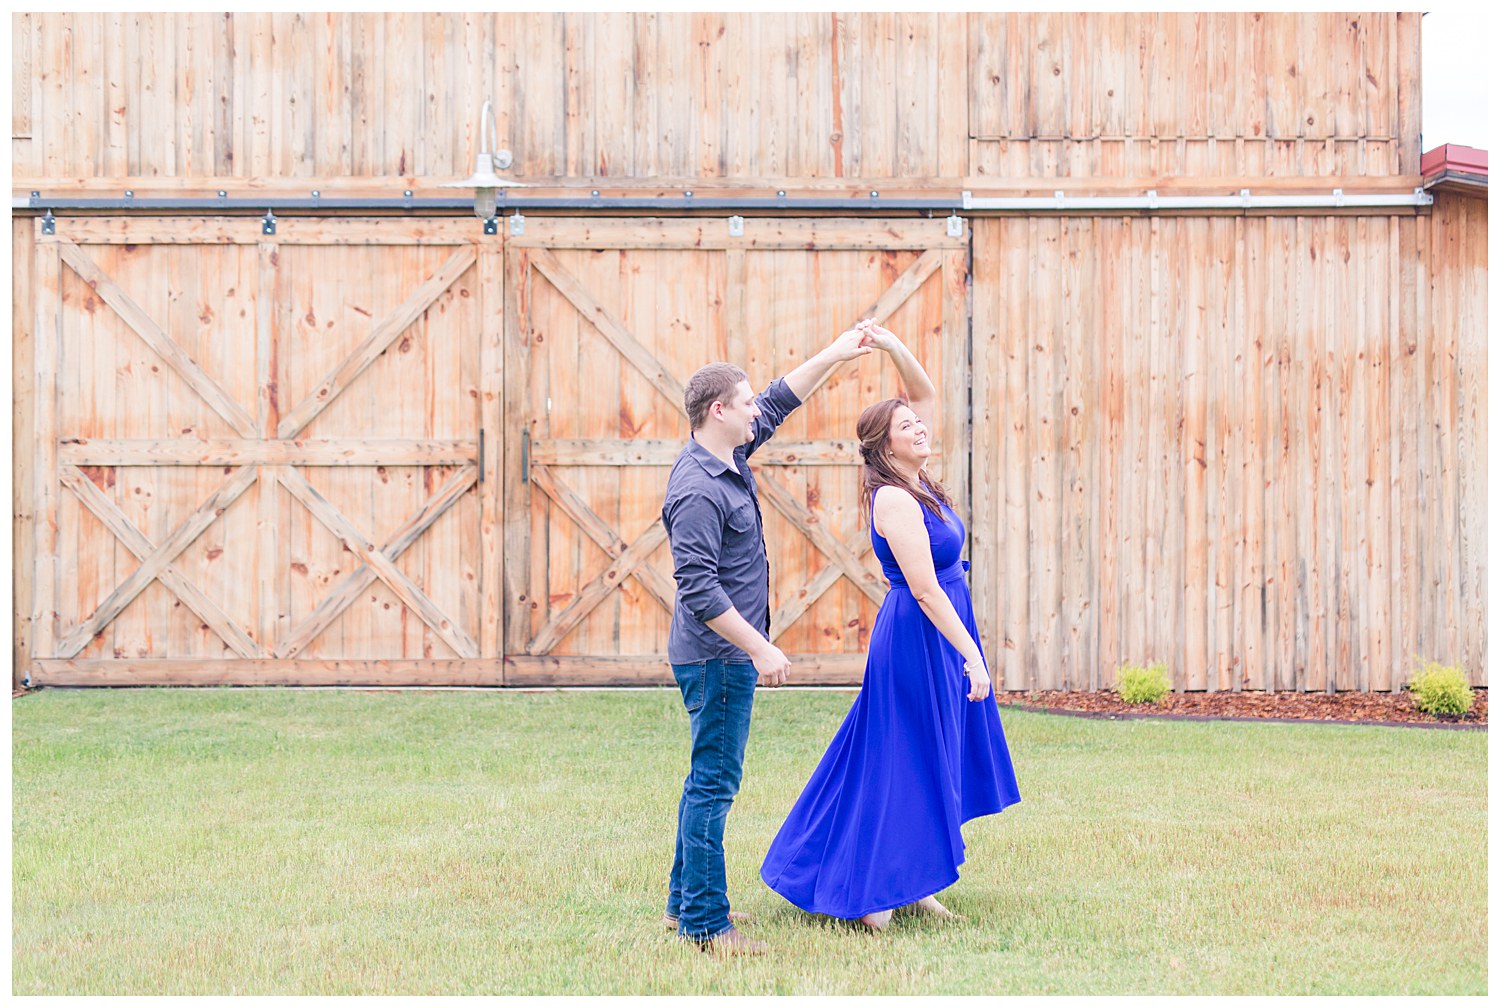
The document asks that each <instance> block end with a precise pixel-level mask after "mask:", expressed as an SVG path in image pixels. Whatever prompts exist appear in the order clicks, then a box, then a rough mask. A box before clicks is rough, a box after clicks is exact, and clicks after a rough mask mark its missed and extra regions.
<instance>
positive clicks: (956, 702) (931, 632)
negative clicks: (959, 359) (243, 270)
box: [760, 320, 1020, 931]
mask: <svg viewBox="0 0 1500 1008" xmlns="http://www.w3.org/2000/svg"><path fill="white" fill-rule="evenodd" d="M860 326H861V327H862V329H863V330H864V332H865V334H866V335H865V339H864V341H863V342H862V345H869V346H874V347H876V348H878V349H880V350H884V351H885V352H886V353H888V354H889V355H890V356H891V359H892V360H893V361H894V363H895V365H896V370H897V372H898V373H899V374H900V376H901V383H902V385H904V386H905V388H906V390H907V393H908V395H909V396H910V398H909V399H908V400H901V399H887V400H885V401H884V402H880V403H876V404H875V405H874V406H871V407H870V408H869V409H867V410H865V411H864V413H863V414H862V415H861V416H860V418H859V425H858V428H857V430H858V434H859V445H860V454H861V456H862V458H863V460H864V468H863V470H862V472H861V474H860V500H861V505H862V506H863V507H866V508H869V509H870V515H871V528H870V538H871V540H872V543H873V546H874V548H875V554H876V556H878V557H879V558H880V563H881V566H882V567H883V568H884V569H885V574H886V577H887V578H888V579H889V580H890V582H891V590H890V592H889V593H888V594H887V595H886V597H885V600H884V601H883V602H882V603H881V606H880V612H879V613H878V614H877V615H876V617H875V626H874V629H873V630H872V631H871V634H870V654H869V657H868V659H867V660H866V663H865V678H864V684H863V685H862V686H861V688H860V692H859V695H858V696H857V697H856V698H855V700H854V706H853V707H851V708H850V709H849V713H848V715H847V716H846V717H845V718H844V723H843V724H842V725H841V726H840V727H839V730H838V732H837V733H836V734H835V735H834V737H833V741H832V742H831V743H830V744H829V746H828V751H827V752H826V753H824V754H823V759H822V761H821V762H819V764H818V767H817V769H816V770H814V771H813V775H812V778H811V779H810V780H809V781H808V782H807V786H806V787H805V788H804V789H803V791H802V795H801V796H800V797H799V798H798V799H797V802H796V804H794V805H793V806H792V811H791V813H790V814H789V815H788V816H787V820H786V822H785V823H783V824H782V827H781V829H780V831H779V832H778V833H777V834H776V839H775V840H773V841H772V842H771V849H770V850H769V851H768V852H767V854H766V859H765V862H764V864H762V865H761V870H760V873H761V878H763V879H765V882H766V884H767V885H768V886H770V887H771V888H772V889H774V890H776V891H777V892H778V893H780V894H781V895H783V896H785V897H786V898H787V899H788V900H790V901H791V902H792V903H794V904H796V905H797V906H799V907H801V908H802V909H803V910H806V911H808V912H809V913H821V914H828V915H829V916H832V917H842V918H845V919H849V920H859V921H860V922H862V923H863V924H865V925H866V926H868V927H870V928H872V929H873V930H877V931H878V930H882V929H884V928H885V926H886V925H887V924H888V923H889V922H890V918H891V912H892V911H893V910H895V909H897V908H899V907H904V906H913V907H914V909H915V910H916V911H918V912H924V913H929V914H934V915H936V916H940V917H952V916H953V915H952V914H951V913H949V912H948V910H947V908H946V907H944V906H943V905H942V904H941V903H939V902H938V900H937V897H936V894H937V893H938V892H940V891H941V890H943V889H946V888H947V887H948V886H950V885H952V884H953V883H954V882H955V881H957V880H958V866H959V865H960V864H962V863H963V860H964V842H963V836H962V834H961V833H960V829H959V828H960V826H962V824H963V823H965V822H967V821H968V820H970V819H974V818H976V817H978V816H982V815H990V814H992V813H995V812H999V811H1000V810H1001V809H1003V808H1005V807H1006V806H1008V805H1013V804H1015V803H1016V802H1018V801H1020V794H1019V793H1018V791H1017V790H1016V778H1015V773H1014V772H1013V770H1012V769H1011V763H1010V753H1009V752H1008V750H1007V749H1006V746H1005V735H1004V733H1003V732H1002V731H1001V728H1000V717H999V713H998V712H997V710H996V708H995V703H994V701H993V700H991V699H989V696H990V678H989V674H988V672H987V671H986V668H985V662H984V654H983V652H982V651H981V650H980V647H979V631H978V630H977V629H976V628H975V624H974V607H973V603H972V602H971V600H970V598H969V587H968V584H967V583H966V582H965V580H964V571H966V570H967V569H968V566H969V565H968V563H967V562H966V561H960V560H959V558H958V557H959V553H960V552H961V551H962V549H963V543H964V526H963V523H962V522H961V521H960V520H959V518H958V515H956V514H955V513H954V512H953V508H952V507H951V506H950V505H951V503H952V502H951V501H950V500H949V498H948V494H947V492H946V491H945V490H944V489H943V487H942V485H941V484H940V483H938V482H936V481H935V480H933V479H932V477H930V476H929V475H928V474H927V473H926V471H925V466H926V464H927V459H928V457H929V456H930V455H931V454H932V445H931V440H930V439H931V435H932V431H933V428H934V427H935V421H936V419H937V392H936V389H934V388H933V386H932V382H931V380H930V379H928V377H927V373H926V372H925V371H924V370H923V369H922V365H921V364H919V363H918V362H917V359H916V358H915V357H913V356H912V354H911V351H909V350H908V349H907V348H906V347H905V346H903V345H902V344H901V342H900V341H899V340H898V339H896V337H895V336H894V335H893V334H892V333H891V332H890V330H888V329H884V328H882V327H880V326H878V325H875V324H873V322H871V321H869V320H866V321H865V322H861V323H860ZM957 447H958V446H956V445H953V444H952V441H951V439H950V442H949V451H950V457H952V455H954V454H956V453H955V452H954V449H955V448H957Z"/></svg>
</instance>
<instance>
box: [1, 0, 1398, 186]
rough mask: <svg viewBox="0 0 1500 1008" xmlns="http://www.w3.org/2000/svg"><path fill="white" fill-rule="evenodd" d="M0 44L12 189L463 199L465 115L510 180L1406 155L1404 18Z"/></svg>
mask: <svg viewBox="0 0 1500 1008" xmlns="http://www.w3.org/2000/svg"><path fill="white" fill-rule="evenodd" d="M12 31H13V38H14V39H15V42H14V45H13V51H12V82H13V87H12V94H13V95H14V96H15V97H14V99H13V107H12V129H13V135H14V136H19V137H25V138H27V142H26V143H25V146H20V147H18V146H13V160H12V169H13V171H14V173H15V174H16V175H17V176H18V177H35V176H37V175H47V176H50V177H54V178H60V177H69V176H71V177H75V178H84V177H88V176H91V175H94V174H98V173H99V172H100V171H101V170H103V171H105V172H108V173H109V174H110V175H113V176H121V175H129V176H142V177H173V176H181V175H196V174H206V175H208V176H213V177H223V176H230V175H238V176H242V177H245V176H260V177H265V178H284V179H292V178H295V179H305V180H314V179H323V178H330V177H339V176H374V175H384V176H394V177H405V176H416V175H424V176H432V177H437V176H446V177H447V178H449V179H452V178H461V177H464V176H465V175H467V174H468V172H469V171H470V170H471V168H472V166H473V162H472V158H473V155H474V153H475V145H476V141H477V137H476V135H475V130H476V125H475V124H476V120H477V117H478V114H479V107H480V105H481V104H482V102H483V101H485V100H486V99H492V100H494V101H495V103H496V120H497V123H498V125H499V128H500V140H501V145H502V146H504V147H507V148H508V149H510V150H512V151H513V152H514V153H515V157H516V165H515V168H514V169H513V170H514V172H515V174H516V175H518V176H519V177H521V178H523V179H525V180H528V181H534V180H547V179H579V180H583V179H611V178H625V177H637V178H647V177H653V176H654V177H663V178H665V177H682V178H689V179H691V178H725V177H739V178H772V179H775V178H797V177H806V178H851V179H852V178H864V179H876V178H882V177H885V178H907V179H917V178H946V179H954V178H960V177H963V176H969V175H976V176H1002V177H1003V176H1010V177H1020V176H1034V177H1038V176H1039V177H1053V178H1064V177H1079V176H1083V177H1089V176H1096V177H1099V176H1108V175H1112V174H1119V173H1120V172H1121V171H1128V170H1131V166H1132V165H1134V166H1135V167H1146V166H1149V170H1148V171H1147V172H1144V173H1146V174H1156V175H1160V176H1172V175H1188V174H1202V173H1203V172H1205V171H1206V170H1208V169H1210V168H1211V167H1214V168H1217V169H1221V170H1223V171H1224V173H1226V174H1230V175H1234V174H1269V175H1305V176H1316V175H1334V174H1337V175H1359V174H1364V173H1366V172H1367V171H1369V170H1370V169H1372V168H1373V169H1376V170H1378V171H1384V172H1388V173H1395V172H1397V171H1398V170H1399V171H1405V172H1408V173H1411V172H1415V171H1416V170H1417V164H1418V157H1419V155H1420V151H1419V150H1418V149H1417V148H1418V144H1419V140H1418V137H1419V134H1418V129H1419V127H1420V118H1419V109H1420V97H1421V93H1420V75H1419V65H1420V59H1419V56H1420V53H1419V47H1420V15H1417V14H1396V13H1392V12H1379V13H1363V14H1354V15H1334V14H1298V13H1238V14H1195V13H1186V12H1184V13H1170V14H1161V13H1122V14H1104V13H1095V14H1056V13H998V12H995V13H985V12H971V13H951V12H950V13H934V12H923V13H906V14H888V13H873V12H849V13H843V14H839V15H837V16H829V15H813V14H802V13H798V14H777V15H750V14H709V13H698V14H693V13H686V12H684V13H661V14H647V13H633V14H628V13H617V14H603V13H598V14H576V13H561V12H554V13H519V12H500V13H470V14H463V13H438V12H421V13H409V12H408V13H397V12H390V13H337V14H329V13H316V14H313V13H300V12H281V13H235V14H199V13H171V14H163V13H156V14H132V15H125V16H123V17H121V16H120V15H112V14H109V13H55V12H37V13H33V14H23V15H16V16H15V17H14V18H13V21H12ZM101 49H102V50H103V53H102V54H101V52H100V50H101ZM101 55H102V57H103V58H102V59H101V58H100V57H101ZM518 81H525V82H526V86H525V87H520V86H517V84H516V83H515V82H518ZM1223 81H1233V82H1235V84H1234V87H1233V89H1229V88H1225V87H1222V86H1221V82H1223ZM1268 151H1269V152H1270V154H1269V156H1267V152H1268ZM122 155H123V160H122ZM1252 166H1256V167H1257V168H1261V169H1263V170H1253V171H1252V170H1250V168H1251V167H1252Z"/></svg>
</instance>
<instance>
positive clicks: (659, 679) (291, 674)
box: [28, 654, 865, 688]
mask: <svg viewBox="0 0 1500 1008" xmlns="http://www.w3.org/2000/svg"><path fill="white" fill-rule="evenodd" d="M787 657H788V658H789V659H790V660H791V663H792V677H791V679H790V681H789V683H788V685H792V686H857V685H859V683H860V681H861V679H862V678H863V677H864V669H865V656H864V655H862V654H859V655H837V654H833V655H827V654H824V655H820V654H811V655H803V654H792V655H788V656H787ZM28 672H29V675H30V680H31V685H32V686H34V687H36V686H369V687H377V688H378V687H381V686H492V687H493V686H502V685H503V686H519V687H545V686H663V687H671V686H673V685H675V684H674V682H673V680H672V667H671V665H669V664H668V663H667V656H666V655H622V656H611V657H604V658H596V657H585V656H577V657H574V656H569V655H546V656H541V657H530V656H512V657H508V658H504V659H495V658H465V659H452V660H446V661H445V660H440V659H432V658H371V659H337V660H325V661H313V660H304V661H296V660H283V659H269V660H264V661H256V660H249V659H237V658H235V659H222V660H216V659H196V658H125V659H106V658H95V659H75V660H71V661H64V660H60V659H46V658H44V659H38V660H35V661H33V662H32V663H31V665H30V667H29V669H28Z"/></svg>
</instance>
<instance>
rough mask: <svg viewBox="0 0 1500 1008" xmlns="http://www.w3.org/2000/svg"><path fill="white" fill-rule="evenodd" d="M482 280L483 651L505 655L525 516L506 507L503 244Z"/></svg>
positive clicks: (491, 250) (488, 258)
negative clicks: (510, 571)
mask: <svg viewBox="0 0 1500 1008" xmlns="http://www.w3.org/2000/svg"><path fill="white" fill-rule="evenodd" d="M475 270H476V276H477V281H478V284H479V306H480V310H479V318H480V330H479V339H480V360H479V389H480V391H479V410H480V412H479V424H480V430H481V431H483V433H484V436H483V444H484V455H483V457H482V458H481V459H480V460H479V465H480V469H481V471H482V472H483V473H484V485H483V486H482V487H481V488H480V497H479V500H480V518H479V536H480V539H479V541H480V553H481V562H480V584H481V585H482V589H481V590H482V592H483V601H482V603H481V605H480V609H479V620H480V623H479V627H480V646H479V648H480V649H479V653H480V655H481V656H482V657H485V658H501V657H503V656H504V652H505V647H504V645H505V639H506V632H505V626H506V624H505V621H506V617H507V615H508V614H507V613H506V611H505V588H504V584H503V582H502V575H501V572H502V567H503V564H504V551H503V549H502V547H503V545H504V540H505V533H506V529H507V528H508V527H509V524H510V523H517V524H519V523H522V522H523V517H522V516H520V515H515V514H510V513H508V512H507V511H506V509H505V503H506V501H505V494H504V490H505V475H506V474H505V456H504V449H505V448H506V442H507V439H508V438H507V434H506V416H505V389H506V387H507V385H506V374H505V321H506V318H507V315H506V307H505V302H506V297H505V281H506V276H505V251H504V248H503V246H499V245H496V246H494V247H490V246H488V245H487V246H484V247H483V249H482V250H481V252H480V255H479V260H478V263H477V264H476V266H475Z"/></svg>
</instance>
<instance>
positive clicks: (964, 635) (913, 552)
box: [874, 486, 990, 700]
mask: <svg viewBox="0 0 1500 1008" xmlns="http://www.w3.org/2000/svg"><path fill="white" fill-rule="evenodd" d="M874 522H875V531H877V532H879V533H880V534H881V535H882V536H883V537H884V538H885V541H886V542H887V543H889V544H890V547H891V552H892V553H894V554H895V555H896V563H897V564H898V565H900V567H901V574H902V576H903V577H905V578H906V585H907V587H908V588H909V589H910V590H911V593H912V597H913V598H915V599H916V600H917V605H919V606H921V607H922V611H923V612H924V613H926V614H927V618H928V619H930V620H932V625H933V626H935V627H937V628H938V631H939V632H940V633H941V634H942V635H943V636H944V637H946V638H947V639H948V643H950V644H952V645H953V646H954V647H955V648H956V649H957V650H958V653H959V654H961V655H963V658H964V664H965V666H966V669H967V671H968V672H969V682H970V689H969V699H970V700H982V699H984V698H985V697H986V696H988V695H989V691H990V680H989V673H988V672H987V671H986V669H985V665H984V652H983V650H981V649H980V647H979V642H978V641H976V640H975V639H974V638H973V636H972V635H971V634H970V633H969V628H968V627H966V626H964V624H963V620H961V619H959V618H958V610H957V609H954V608H953V600H952V599H950V598H948V593H947V592H945V591H943V589H942V586H941V585H939V584H938V579H937V571H936V570H934V569H933V566H932V544H931V542H930V540H929V539H928V538H927V526H926V524H925V523H924V522H923V521H922V505H921V504H919V503H917V499H916V498H915V497H913V496H912V495H911V494H910V493H908V492H907V491H905V490H902V489H901V488H900V487H893V486H883V487H881V488H880V489H878V490H876V491H875V507H874Z"/></svg>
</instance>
